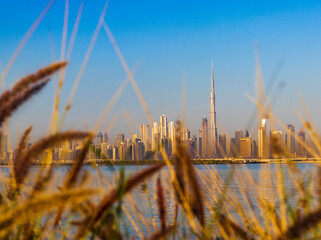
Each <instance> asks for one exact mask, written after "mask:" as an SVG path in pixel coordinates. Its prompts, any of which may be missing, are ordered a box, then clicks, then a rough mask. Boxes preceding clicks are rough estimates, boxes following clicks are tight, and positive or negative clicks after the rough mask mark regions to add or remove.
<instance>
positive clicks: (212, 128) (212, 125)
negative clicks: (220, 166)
mask: <svg viewBox="0 0 321 240" xmlns="http://www.w3.org/2000/svg"><path fill="white" fill-rule="evenodd" d="M208 131H209V139H208V155H209V156H210V157H215V156H216V148H217V143H216V140H217V129H216V111H215V88H214V72H213V61H212V77H211V96H210V121H209V129H208Z"/></svg>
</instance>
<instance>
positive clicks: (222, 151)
mask: <svg viewBox="0 0 321 240" xmlns="http://www.w3.org/2000/svg"><path fill="white" fill-rule="evenodd" d="M218 142H219V148H218V150H219V152H218V153H219V154H218V157H220V158H224V157H226V135H225V134H220V135H219V136H218Z"/></svg>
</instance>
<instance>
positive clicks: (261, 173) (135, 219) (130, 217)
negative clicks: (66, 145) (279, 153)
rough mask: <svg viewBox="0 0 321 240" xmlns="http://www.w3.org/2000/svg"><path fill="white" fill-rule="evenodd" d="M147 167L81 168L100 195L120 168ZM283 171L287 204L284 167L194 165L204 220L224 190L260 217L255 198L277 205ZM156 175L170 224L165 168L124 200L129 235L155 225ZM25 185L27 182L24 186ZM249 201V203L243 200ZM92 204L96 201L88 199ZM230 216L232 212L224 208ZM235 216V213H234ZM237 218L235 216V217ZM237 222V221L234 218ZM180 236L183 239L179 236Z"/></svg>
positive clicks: (57, 179)
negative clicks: (279, 178)
mask: <svg viewBox="0 0 321 240" xmlns="http://www.w3.org/2000/svg"><path fill="white" fill-rule="evenodd" d="M314 166H315V165H314V164H313V163H299V164H297V167H298V168H299V169H300V170H301V173H300V174H309V173H312V171H313V169H314ZM146 167H147V166H125V167H120V166H116V167H110V166H98V167H91V166H84V169H85V170H86V171H88V172H89V173H90V177H91V178H90V180H89V182H88V186H90V187H93V188H100V189H101V196H103V195H104V194H107V193H108V191H109V190H110V189H111V188H112V187H114V186H117V183H118V179H119V172H120V171H121V169H124V171H125V174H126V176H130V175H132V174H134V173H136V172H137V171H139V170H141V169H143V168H146ZM54 168H55V174H54V180H53V182H54V184H52V185H51V186H50V188H51V189H49V190H53V191H56V190H57V188H58V187H59V186H61V184H62V181H63V180H64V178H63V176H64V175H65V174H66V173H67V172H68V171H69V170H70V166H55V167H54ZM279 168H281V169H282V170H283V172H284V182H285V186H286V189H287V193H288V194H289V199H290V201H295V200H296V197H297V196H296V195H295V194H294V189H295V188H294V183H293V181H291V176H290V175H289V174H288V173H287V171H286V165H284V164H246V165H245V164H233V165H229V164H219V165H196V169H197V174H198V177H199V182H200V187H201V190H202V192H203V195H204V196H203V197H204V202H205V209H206V218H207V220H208V221H210V219H211V209H213V208H215V206H216V205H217V204H218V202H219V201H229V200H227V199H224V198H222V196H221V192H222V191H223V189H226V191H228V192H227V193H228V195H229V196H230V197H231V199H232V201H233V202H235V203H239V204H241V205H242V207H243V208H244V209H247V208H252V209H255V211H256V212H257V213H259V215H261V217H262V216H264V212H262V209H258V208H257V205H255V202H256V201H257V200H258V197H259V198H260V199H261V200H267V201H271V202H276V203H277V202H278V190H277V185H276V183H277V182H280V181H278V179H277V178H278V174H277V171H278V169H279ZM1 170H2V173H3V174H8V173H9V171H8V168H7V167H2V168H1ZM38 170H39V167H38V166H34V167H33V169H32V172H31V174H30V176H29V180H30V179H33V178H34V177H35V176H36V173H37V172H38ZM158 176H160V177H161V180H162V184H163V188H164V191H165V200H166V206H167V222H168V223H172V222H173V221H174V212H175V205H176V202H175V194H174V191H173V188H172V185H171V176H170V173H169V171H168V168H164V169H163V170H161V171H160V172H159V173H157V174H155V175H154V176H153V177H152V178H149V179H148V180H146V182H145V183H143V184H141V185H140V186H138V187H136V188H135V189H134V190H133V191H132V192H130V194H128V195H126V197H125V199H124V211H123V214H124V215H125V216H124V218H125V219H126V224H125V225H126V227H127V229H128V231H129V233H130V234H133V235H136V236H141V237H142V236H146V234H147V233H150V232H153V231H154V230H155V228H156V227H158V226H159V219H158V208H157V199H156V198H157V196H156V179H157V177H158ZM26 184H27V185H28V182H27V183H26ZM244 199H249V201H247V200H244ZM92 201H94V202H95V201H98V197H97V198H96V199H92ZM228 211H230V213H231V214H232V215H234V213H236V212H235V209H234V208H232V207H231V208H230V209H228ZM235 216H236V214H235ZM236 218H237V217H236ZM236 220H237V219H236ZM182 221H184V219H183V217H182V213H180V212H179V214H178V222H180V223H182ZM181 237H183V236H181Z"/></svg>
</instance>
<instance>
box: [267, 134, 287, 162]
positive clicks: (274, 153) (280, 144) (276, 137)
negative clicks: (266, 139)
mask: <svg viewBox="0 0 321 240" xmlns="http://www.w3.org/2000/svg"><path fill="white" fill-rule="evenodd" d="M284 145H285V144H284V137H283V132H282V131H278V130H271V131H270V154H271V157H273V158H280V157H282V156H283V153H284Z"/></svg>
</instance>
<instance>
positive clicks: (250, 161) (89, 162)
mask: <svg viewBox="0 0 321 240" xmlns="http://www.w3.org/2000/svg"><path fill="white" fill-rule="evenodd" d="M170 162H171V163H173V160H170ZM288 162H295V163H315V162H321V158H293V159H240V158H237V159H192V164H194V165H210V164H262V163H265V164H270V163H288ZM74 164H75V161H73V160H66V161H64V160H63V161H53V162H52V163H51V164H44V163H41V162H39V161H37V162H33V163H32V165H34V166H37V165H54V166H69V165H74ZM153 164H165V161H164V160H102V159H91V160H86V161H85V162H84V164H83V165H106V166H111V165H153ZM0 166H11V164H10V163H8V162H7V161H4V160H2V161H1V160H0Z"/></svg>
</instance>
